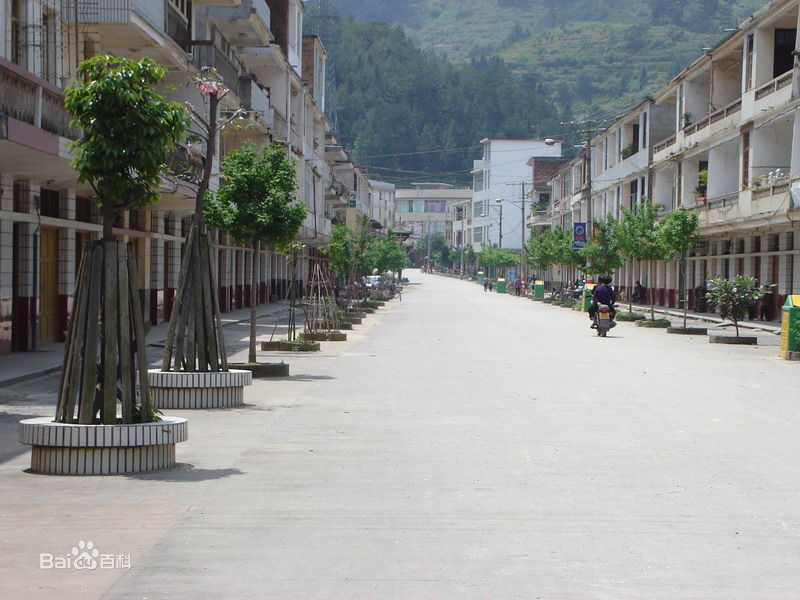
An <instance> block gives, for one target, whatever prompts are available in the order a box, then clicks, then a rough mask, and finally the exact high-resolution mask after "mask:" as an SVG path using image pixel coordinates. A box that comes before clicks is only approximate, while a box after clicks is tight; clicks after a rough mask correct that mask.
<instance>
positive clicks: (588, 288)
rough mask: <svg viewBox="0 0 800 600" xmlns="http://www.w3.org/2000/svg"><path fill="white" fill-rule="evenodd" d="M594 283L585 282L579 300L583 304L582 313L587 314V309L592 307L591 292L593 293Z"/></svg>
mask: <svg viewBox="0 0 800 600" xmlns="http://www.w3.org/2000/svg"><path fill="white" fill-rule="evenodd" d="M594 286H595V284H594V283H589V282H588V281H587V282H586V285H585V286H584V288H583V297H582V298H581V300H582V304H583V312H589V307H590V306H591V305H592V292H593V291H594Z"/></svg>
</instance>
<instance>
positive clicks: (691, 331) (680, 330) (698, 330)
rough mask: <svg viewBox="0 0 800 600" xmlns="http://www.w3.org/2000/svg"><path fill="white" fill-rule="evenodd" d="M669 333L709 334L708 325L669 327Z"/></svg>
mask: <svg viewBox="0 0 800 600" xmlns="http://www.w3.org/2000/svg"><path fill="white" fill-rule="evenodd" d="M667 333H674V334H676V335H708V329H707V328H706V327H668V328H667Z"/></svg>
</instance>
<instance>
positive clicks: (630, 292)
mask: <svg viewBox="0 0 800 600" xmlns="http://www.w3.org/2000/svg"><path fill="white" fill-rule="evenodd" d="M634 277H635V275H634V273H633V259H631V260H630V261H629V262H628V282H629V283H630V285H629V286H628V312H629V313H631V314H633V282H634Z"/></svg>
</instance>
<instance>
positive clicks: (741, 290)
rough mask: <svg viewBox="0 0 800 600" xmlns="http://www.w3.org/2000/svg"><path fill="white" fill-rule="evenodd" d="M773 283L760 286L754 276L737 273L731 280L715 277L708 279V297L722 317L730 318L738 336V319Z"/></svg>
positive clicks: (767, 291) (741, 317) (743, 315)
mask: <svg viewBox="0 0 800 600" xmlns="http://www.w3.org/2000/svg"><path fill="white" fill-rule="evenodd" d="M772 287H774V286H773V285H765V286H760V287H759V285H758V283H757V282H756V279H755V277H748V276H746V275H737V276H736V277H734V278H733V280H732V281H730V280H728V279H725V278H724V277H715V278H714V279H710V280H709V281H708V293H707V294H706V298H708V299H709V300H710V301H711V302H713V303H714V305H715V306H716V307H717V311H718V312H719V314H720V316H721V317H722V318H723V319H730V320H731V321H733V325H734V327H736V337H739V321H741V320H742V319H743V318H744V317H745V315H746V314H747V311H748V309H749V308H750V307H751V306H754V305H755V304H756V302H758V299H759V298H761V297H762V296H763V295H764V294H767V293H769V291H770V289H771V288H772Z"/></svg>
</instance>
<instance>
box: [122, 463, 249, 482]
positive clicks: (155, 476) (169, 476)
mask: <svg viewBox="0 0 800 600" xmlns="http://www.w3.org/2000/svg"><path fill="white" fill-rule="evenodd" d="M232 475H244V471H242V470H240V469H198V468H196V467H195V466H194V465H191V464H188V463H178V466H177V467H175V468H174V469H170V470H169V471H158V472H157V473H132V474H130V475H127V476H126V477H129V478H131V479H146V480H148V481H166V482H178V483H179V482H190V481H210V480H213V479H224V478H225V477H230V476H232Z"/></svg>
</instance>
